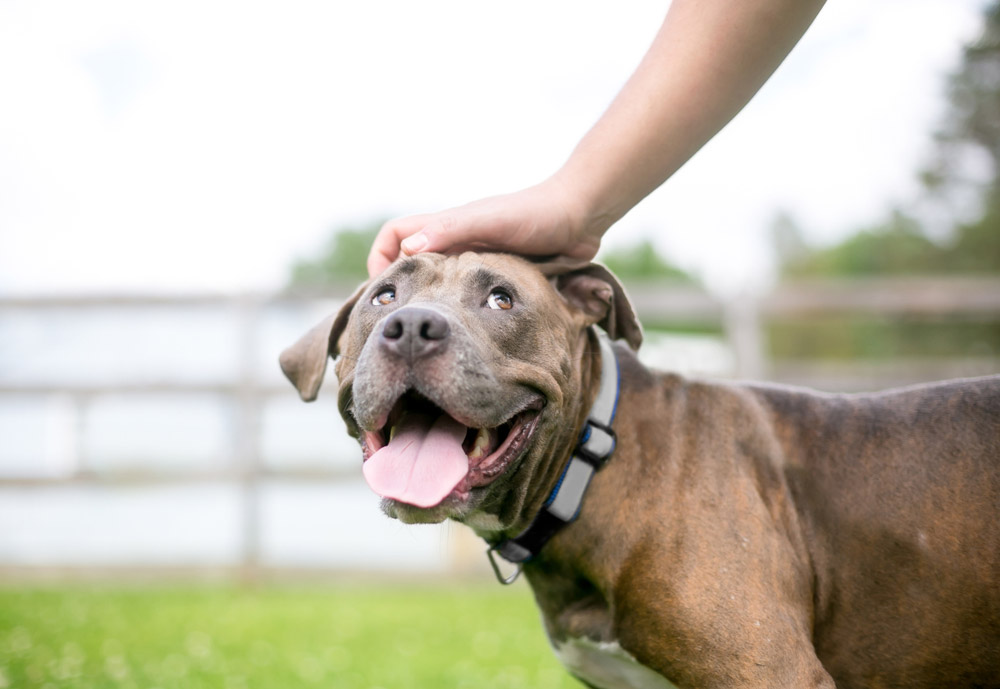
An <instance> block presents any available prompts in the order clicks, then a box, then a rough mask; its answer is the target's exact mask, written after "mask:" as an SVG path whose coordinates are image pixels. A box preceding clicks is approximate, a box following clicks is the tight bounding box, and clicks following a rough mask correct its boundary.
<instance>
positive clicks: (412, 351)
mask: <svg viewBox="0 0 1000 689" xmlns="http://www.w3.org/2000/svg"><path fill="white" fill-rule="evenodd" d="M551 272H552V271H551V269H550V270H547V271H545V272H543V268H542V267H539V266H538V265H535V264H532V263H529V262H527V261H525V260H523V259H519V258H516V257H513V256H508V255H502V254H474V253H465V254H462V255H460V256H447V257H446V256H442V255H438V254H422V255H419V256H416V257H411V258H407V259H403V260H401V261H397V262H396V263H394V264H393V265H392V266H390V267H389V269H388V270H386V272H385V273H383V274H382V275H380V276H379V277H377V278H375V279H374V280H371V281H369V282H368V283H366V284H364V285H362V286H361V288H360V289H359V290H358V291H357V292H356V293H355V294H354V296H353V297H351V299H350V300H349V301H348V302H347V304H346V305H345V306H344V307H343V309H342V310H341V311H340V313H338V314H336V315H335V316H333V317H331V318H329V319H327V320H326V321H324V323H322V324H320V325H319V326H317V328H314V329H313V330H312V331H310V333H308V334H307V335H306V336H305V337H303V338H302V339H301V340H300V341H299V342H298V343H297V344H296V345H294V346H292V347H291V348H289V349H288V350H286V351H285V352H284V353H283V354H282V368H283V369H284V370H285V373H286V374H287V375H288V377H289V378H290V379H291V380H292V382H293V383H295V385H296V386H297V387H298V388H299V391H300V394H301V395H302V396H303V399H306V400H309V399H313V398H314V397H315V395H316V393H317V391H318V388H319V384H320V382H321V380H322V377H323V371H324V369H325V366H326V359H327V356H328V355H330V354H332V355H334V356H337V355H338V354H339V358H338V359H337V364H336V373H337V378H338V381H339V399H338V405H339V408H340V412H341V415H342V416H343V418H344V421H345V422H346V424H347V428H348V431H349V432H350V434H351V435H352V436H353V437H356V438H357V439H358V441H359V442H360V444H361V448H362V455H363V459H364V465H363V472H364V474H365V478H366V480H367V481H368V484H369V485H370V486H371V487H372V489H373V490H375V492H377V493H378V494H379V495H381V496H382V497H383V503H382V504H383V509H384V510H385V512H386V513H387V514H389V515H390V516H393V517H397V518H399V519H401V520H403V521H406V522H437V521H441V520H443V519H446V518H449V517H450V518H453V519H456V520H458V521H464V522H467V523H469V524H470V525H472V526H475V527H477V528H479V529H482V530H485V531H501V530H506V529H511V528H518V527H519V526H521V524H520V521H521V520H523V514H524V513H525V508H526V507H530V506H531V505H533V504H534V503H536V502H538V501H539V500H540V499H544V496H542V491H544V490H546V489H547V487H548V486H549V485H550V484H551V482H552V481H554V476H555V475H554V474H553V471H558V470H559V469H560V468H561V461H560V460H562V459H563V458H565V456H566V454H567V453H568V452H569V450H570V449H571V448H572V447H573V445H574V443H575V440H576V434H577V433H578V431H579V427H580V425H581V423H582V420H583V417H584V416H585V415H586V413H587V410H588V408H589V406H588V405H589V403H590V400H589V397H588V398H587V399H584V397H585V395H584V394H582V393H583V391H582V390H581V386H582V384H583V381H584V380H585V379H587V374H586V373H585V372H584V371H583V366H582V365H581V364H582V362H590V361H592V358H590V357H586V356H585V354H586V351H587V347H588V343H589V342H590V340H589V338H588V337H587V334H586V329H587V327H588V326H590V325H592V324H594V323H600V324H601V325H602V326H603V327H605V329H607V330H608V331H609V332H610V333H611V334H612V336H614V335H616V334H619V335H621V336H624V337H625V338H626V339H628V340H629V342H630V344H632V345H633V346H636V347H637V346H638V343H639V341H640V338H641V334H640V331H639V328H638V324H637V323H636V322H635V319H634V315H633V314H632V311H631V308H630V307H629V306H628V303H627V300H626V299H625V296H624V293H623V292H622V289H621V286H620V285H619V284H618V282H617V281H616V280H615V279H614V278H613V277H612V276H611V275H610V273H608V272H607V271H606V270H605V269H603V268H601V267H600V266H596V265H588V266H585V267H584V268H582V269H579V270H575V271H569V272H565V273H563V274H561V275H558V276H556V277H552V276H551ZM546 273H550V274H546Z"/></svg>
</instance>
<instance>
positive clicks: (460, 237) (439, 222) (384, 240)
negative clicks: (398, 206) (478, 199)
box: [368, 212, 478, 277]
mask: <svg viewBox="0 0 1000 689" xmlns="http://www.w3.org/2000/svg"><path fill="white" fill-rule="evenodd" d="M477 232H478V226H477V224H476V223H475V222H474V221H470V220H468V219H466V221H465V222H462V221H460V220H459V219H456V218H455V217H454V215H453V214H450V213H448V212H443V213H434V214H427V215H413V216H409V217H405V218H397V219H395V220H390V221H389V222H387V223H386V224H385V225H383V226H382V229H381V230H379V233H378V235H377V236H376V237H375V241H374V242H373V243H372V248H371V251H370V252H369V254H368V275H369V276H371V277H374V276H375V275H378V274H379V273H381V272H382V271H383V270H385V269H386V268H388V267H389V264H390V263H392V262H393V261H395V260H396V259H397V258H399V256H400V255H401V254H402V255H406V256H413V255H414V254H418V253H422V252H425V251H436V252H439V253H448V252H451V251H454V250H455V249H458V248H463V247H466V246H468V243H469V241H470V240H474V239H475V238H476V237H477V236H478V235H477Z"/></svg>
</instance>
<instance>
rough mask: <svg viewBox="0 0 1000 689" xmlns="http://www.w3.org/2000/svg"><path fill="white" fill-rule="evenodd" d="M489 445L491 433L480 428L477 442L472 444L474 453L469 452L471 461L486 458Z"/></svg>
mask: <svg viewBox="0 0 1000 689" xmlns="http://www.w3.org/2000/svg"><path fill="white" fill-rule="evenodd" d="M489 444H490V432H489V431H488V430H487V429H485V428H480V429H479V431H478V432H477V433H476V441H475V442H474V443H473V444H472V451H471V452H469V459H482V458H483V457H485V456H486V450H487V448H489Z"/></svg>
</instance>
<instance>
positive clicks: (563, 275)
mask: <svg viewBox="0 0 1000 689" xmlns="http://www.w3.org/2000/svg"><path fill="white" fill-rule="evenodd" d="M542 272H543V273H545V274H547V275H552V276H553V277H552V279H553V281H554V283H555V286H556V289H557V290H559V293H560V294H562V296H563V298H564V299H565V300H566V301H567V302H569V303H570V304H571V305H572V306H574V307H576V308H577V309H579V310H580V311H583V313H584V314H586V315H587V317H588V319H589V320H590V322H591V323H597V324H598V325H600V326H601V327H602V328H604V329H605V330H606V331H607V333H608V335H609V336H610V337H611V339H612V340H617V339H619V338H621V339H624V340H625V341H626V342H628V343H629V346H631V347H632V349H635V350H637V349H639V345H641V344H642V326H640V325H639V319H638V318H636V315H635V310H634V309H633V308H632V303H631V302H630V301H629V298H628V295H626V294H625V288H624V287H622V284H621V283H620V282H619V281H618V278H616V277H615V276H614V274H612V272H611V271H610V270H608V269H607V268H605V267H604V266H602V265H601V264H599V263H588V264H585V265H583V266H580V267H576V268H571V269H569V270H568V271H567V272H562V267H560V266H559V265H558V264H556V265H552V264H550V265H547V266H544V267H542Z"/></svg>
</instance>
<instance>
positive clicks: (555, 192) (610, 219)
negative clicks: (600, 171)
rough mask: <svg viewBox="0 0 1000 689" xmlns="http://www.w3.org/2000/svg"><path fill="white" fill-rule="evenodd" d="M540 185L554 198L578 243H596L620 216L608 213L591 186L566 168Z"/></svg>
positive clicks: (594, 244) (598, 242)
mask: <svg viewBox="0 0 1000 689" xmlns="http://www.w3.org/2000/svg"><path fill="white" fill-rule="evenodd" d="M542 186H544V187H545V188H546V193H547V194H549V195H550V197H551V198H554V199H557V200H558V203H559V205H560V207H561V208H562V209H563V212H564V214H565V216H566V221H567V225H568V228H569V231H570V233H571V234H572V236H573V237H574V238H575V239H576V240H577V241H578V242H580V243H583V244H587V245H593V246H594V247H597V246H599V245H600V243H601V238H602V237H603V236H604V233H605V232H607V230H608V228H609V227H611V225H613V224H614V223H615V221H617V220H618V219H619V218H620V217H621V216H620V215H618V216H616V215H614V213H613V212H609V210H608V209H607V207H606V205H605V204H603V203H602V199H601V197H600V196H599V195H598V194H596V193H595V191H594V189H593V188H592V187H591V186H589V185H588V184H587V183H586V181H585V180H584V179H583V178H582V177H581V176H579V175H577V174H574V172H573V171H572V170H570V169H567V168H566V167H564V168H562V169H560V170H558V171H557V172H556V173H555V174H553V175H552V176H551V177H549V178H548V179H547V180H545V182H543V183H542ZM595 250H596V249H595Z"/></svg>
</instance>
